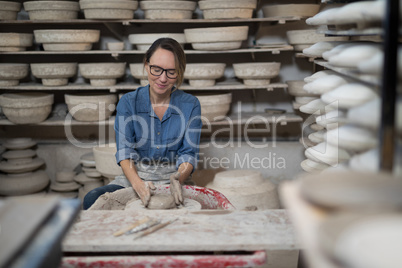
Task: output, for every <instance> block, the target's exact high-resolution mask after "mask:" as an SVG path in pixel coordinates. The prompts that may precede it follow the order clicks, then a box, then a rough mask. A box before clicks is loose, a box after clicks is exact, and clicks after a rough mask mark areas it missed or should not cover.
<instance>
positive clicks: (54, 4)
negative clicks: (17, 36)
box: [24, 1, 80, 20]
mask: <svg viewBox="0 0 402 268" xmlns="http://www.w3.org/2000/svg"><path fill="white" fill-rule="evenodd" d="M24 9H25V11H27V12H28V15H29V19H30V20H71V19H77V18H78V11H79V10H80V6H79V4H78V3H77V2H74V1H26V2H24Z"/></svg>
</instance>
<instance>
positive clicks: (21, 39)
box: [0, 1, 33, 52]
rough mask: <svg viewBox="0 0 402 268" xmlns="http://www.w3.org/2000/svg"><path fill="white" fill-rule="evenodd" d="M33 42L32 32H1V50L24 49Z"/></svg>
mask: <svg viewBox="0 0 402 268" xmlns="http://www.w3.org/2000/svg"><path fill="white" fill-rule="evenodd" d="M0 2H1V1H0ZM32 44H33V34H30V33H0V51H5V52H7V51H8V52H14V51H24V50H26V48H27V47H30V46H32Z"/></svg>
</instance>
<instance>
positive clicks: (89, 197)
mask: <svg viewBox="0 0 402 268" xmlns="http://www.w3.org/2000/svg"><path fill="white" fill-rule="evenodd" d="M120 189H124V187H123V186H120V185H117V184H108V185H105V186H102V187H98V188H95V189H93V190H91V191H89V192H88V193H87V194H86V195H85V197H84V201H83V202H82V208H83V209H84V210H87V209H88V208H90V207H91V206H92V205H93V204H94V203H95V201H96V200H97V199H98V197H99V196H101V195H103V194H104V193H112V192H114V191H117V190H120Z"/></svg>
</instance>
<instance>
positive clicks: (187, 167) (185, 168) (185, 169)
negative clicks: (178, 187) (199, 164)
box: [178, 162, 194, 184]
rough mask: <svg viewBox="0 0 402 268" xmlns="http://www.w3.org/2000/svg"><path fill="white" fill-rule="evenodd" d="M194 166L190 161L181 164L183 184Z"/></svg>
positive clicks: (181, 181) (180, 170)
mask: <svg viewBox="0 0 402 268" xmlns="http://www.w3.org/2000/svg"><path fill="white" fill-rule="evenodd" d="M193 168H194V167H193V165H192V164H190V163H188V162H184V163H181V164H180V166H179V170H178V171H179V172H180V177H179V181H180V183H181V184H183V182H184V181H185V180H186V179H187V178H188V177H189V176H190V175H191V171H192V170H193Z"/></svg>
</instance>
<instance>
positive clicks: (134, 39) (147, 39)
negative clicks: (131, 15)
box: [128, 33, 187, 51]
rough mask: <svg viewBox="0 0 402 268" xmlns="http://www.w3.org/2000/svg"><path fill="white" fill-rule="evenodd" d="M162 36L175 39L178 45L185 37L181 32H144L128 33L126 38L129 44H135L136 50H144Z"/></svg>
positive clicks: (182, 43)
mask: <svg viewBox="0 0 402 268" xmlns="http://www.w3.org/2000/svg"><path fill="white" fill-rule="evenodd" d="M162 37H170V38H173V39H174V40H176V41H177V42H178V43H179V44H180V45H182V46H183V45H184V44H185V43H186V42H187V41H186V37H185V35H184V34H183V33H145V34H130V35H128V40H129V41H130V43H131V44H133V45H136V47H137V49H138V50H141V51H144V50H148V48H149V47H150V46H151V45H152V43H153V42H155V41H156V40H157V39H159V38H162Z"/></svg>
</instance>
